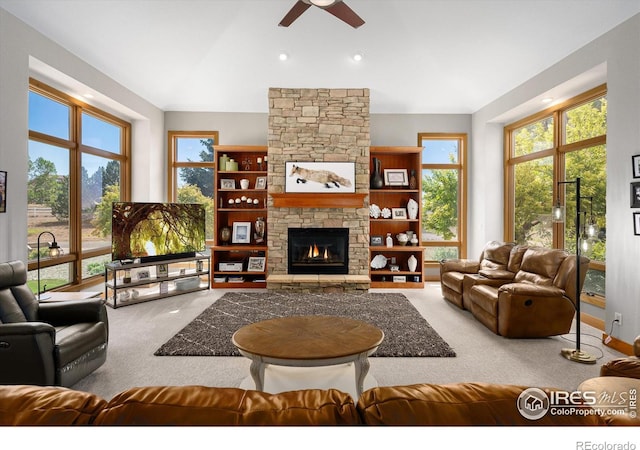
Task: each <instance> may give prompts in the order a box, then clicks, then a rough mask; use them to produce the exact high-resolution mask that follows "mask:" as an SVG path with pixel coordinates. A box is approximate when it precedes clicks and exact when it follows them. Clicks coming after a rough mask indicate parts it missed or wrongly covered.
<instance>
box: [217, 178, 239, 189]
mask: <svg viewBox="0 0 640 450" xmlns="http://www.w3.org/2000/svg"><path fill="white" fill-rule="evenodd" d="M235 188H236V180H234V179H233V178H221V179H220V189H235Z"/></svg>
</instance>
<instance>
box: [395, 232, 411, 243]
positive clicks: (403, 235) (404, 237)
mask: <svg viewBox="0 0 640 450" xmlns="http://www.w3.org/2000/svg"><path fill="white" fill-rule="evenodd" d="M396 238H397V239H398V243H399V244H400V245H407V242H409V236H408V235H407V233H398V234H397V236H396Z"/></svg>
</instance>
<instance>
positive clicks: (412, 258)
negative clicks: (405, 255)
mask: <svg viewBox="0 0 640 450" xmlns="http://www.w3.org/2000/svg"><path fill="white" fill-rule="evenodd" d="M407 265H408V266H409V271H410V272H415V271H416V268H417V267H418V260H417V259H416V257H415V256H414V255H411V256H409V259H408V260H407Z"/></svg>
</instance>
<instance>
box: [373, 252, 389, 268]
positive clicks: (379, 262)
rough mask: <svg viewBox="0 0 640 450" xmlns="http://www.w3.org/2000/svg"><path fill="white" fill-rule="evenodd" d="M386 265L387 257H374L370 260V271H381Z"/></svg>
mask: <svg viewBox="0 0 640 450" xmlns="http://www.w3.org/2000/svg"><path fill="white" fill-rule="evenodd" d="M386 265H387V257H386V256H384V255H376V256H374V257H373V259H372V260H371V268H372V269H382V268H384V267H385V266H386Z"/></svg>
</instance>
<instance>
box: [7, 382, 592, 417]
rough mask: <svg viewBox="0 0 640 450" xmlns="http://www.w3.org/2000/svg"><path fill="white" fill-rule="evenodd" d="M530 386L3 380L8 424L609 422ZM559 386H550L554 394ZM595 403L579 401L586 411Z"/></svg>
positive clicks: (546, 390) (548, 390)
mask: <svg viewBox="0 0 640 450" xmlns="http://www.w3.org/2000/svg"><path fill="white" fill-rule="evenodd" d="M525 389H526V387H524V386H513V385H498V384H488V383H458V384H448V385H434V384H416V385H410V386H389V387H376V388H373V389H369V390H367V391H365V392H363V394H362V395H361V396H360V399H359V400H358V402H357V403H354V401H353V400H352V398H351V396H350V395H349V394H346V393H344V392H341V391H338V390H335V389H329V390H320V389H308V390H300V391H290V392H282V393H279V394H268V393H264V392H259V391H253V390H243V389H238V388H222V387H204V386H151V387H136V388H131V389H128V390H126V391H124V392H122V393H120V394H117V395H116V396H115V397H113V398H112V399H111V400H110V401H107V400H105V399H103V398H101V397H99V396H96V395H94V394H90V393H87V392H80V391H74V390H71V389H67V388H62V387H51V386H48V387H38V386H31V385H21V386H0V425H21V426H38V425H63V426H67V425H95V426H106V425H115V426H124V425H161V426H166V425H184V426H195V425H210V426H212V425H224V426H231V425H250V426H256V425H290V426H305V425H330V426H335V425H351V426H352V425H421V426H428V425H466V426H469V425H518V426H521V425H542V426H550V425H586V426H593V425H604V424H605V422H604V421H603V420H602V419H601V418H600V417H599V416H597V415H595V414H589V413H584V411H583V413H580V411H576V412H575V413H572V414H570V415H553V414H549V413H547V414H546V415H544V416H543V417H541V418H540V419H538V420H530V419H527V418H525V417H524V416H523V415H522V414H520V412H519V410H518V404H519V403H518V399H519V397H520V395H521V394H522V393H523V391H525ZM551 390H553V389H544V391H545V392H546V393H547V395H549V392H550V391H551ZM583 408H587V409H588V407H582V406H581V407H579V409H580V410H582V409H583Z"/></svg>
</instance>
